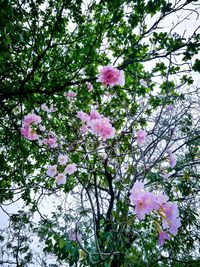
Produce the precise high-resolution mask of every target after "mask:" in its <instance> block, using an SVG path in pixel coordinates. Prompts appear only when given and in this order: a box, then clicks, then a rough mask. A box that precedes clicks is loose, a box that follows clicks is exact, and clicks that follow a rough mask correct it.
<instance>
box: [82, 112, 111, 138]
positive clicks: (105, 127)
mask: <svg viewBox="0 0 200 267" xmlns="http://www.w3.org/2000/svg"><path fill="white" fill-rule="evenodd" d="M77 117H78V118H79V119H80V120H81V121H82V122H83V123H84V125H83V126H82V127H81V131H82V132H87V131H88V130H89V131H90V132H91V133H92V134H97V135H99V136H100V137H101V138H102V139H103V140H104V141H105V140H107V139H109V138H113V137H114V135H115V128H114V127H112V125H111V123H110V120H109V119H108V118H105V117H103V116H102V115H101V114H99V112H98V111H97V110H91V111H90V114H86V113H85V112H83V111H82V110H81V111H79V112H78V113H77Z"/></svg>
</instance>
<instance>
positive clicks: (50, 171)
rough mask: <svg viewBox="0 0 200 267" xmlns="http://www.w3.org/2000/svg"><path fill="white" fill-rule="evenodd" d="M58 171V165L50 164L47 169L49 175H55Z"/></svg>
mask: <svg viewBox="0 0 200 267" xmlns="http://www.w3.org/2000/svg"><path fill="white" fill-rule="evenodd" d="M56 173H57V165H49V166H48V170H47V175H48V176H50V177H54V176H55V175H56Z"/></svg>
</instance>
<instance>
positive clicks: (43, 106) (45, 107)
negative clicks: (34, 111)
mask: <svg viewBox="0 0 200 267" xmlns="http://www.w3.org/2000/svg"><path fill="white" fill-rule="evenodd" d="M41 109H42V110H44V111H46V112H49V108H48V107H47V105H46V104H42V105H41Z"/></svg>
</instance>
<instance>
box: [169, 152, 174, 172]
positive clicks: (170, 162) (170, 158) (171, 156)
mask: <svg viewBox="0 0 200 267" xmlns="http://www.w3.org/2000/svg"><path fill="white" fill-rule="evenodd" d="M168 154H169V164H170V166H171V167H172V168H174V167H175V166H176V157H175V156H174V154H173V153H172V152H171V151H168Z"/></svg>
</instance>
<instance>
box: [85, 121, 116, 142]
mask: <svg viewBox="0 0 200 267" xmlns="http://www.w3.org/2000/svg"><path fill="white" fill-rule="evenodd" d="M90 126H91V131H92V133H94V134H98V135H100V136H101V137H102V139H103V140H104V141H105V140H107V139H109V138H113V137H114V135H115V128H114V127H112V125H111V123H110V121H109V119H107V118H103V119H96V120H92V121H91V123H90Z"/></svg>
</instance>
